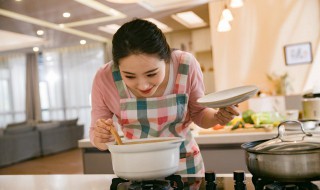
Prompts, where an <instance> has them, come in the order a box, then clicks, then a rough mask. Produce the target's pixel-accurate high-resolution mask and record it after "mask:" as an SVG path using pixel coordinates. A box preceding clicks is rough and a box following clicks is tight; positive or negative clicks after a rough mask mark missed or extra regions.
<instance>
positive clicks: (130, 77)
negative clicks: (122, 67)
mask: <svg viewBox="0 0 320 190" xmlns="http://www.w3.org/2000/svg"><path fill="white" fill-rule="evenodd" d="M126 78H127V79H134V77H133V76H126Z"/></svg>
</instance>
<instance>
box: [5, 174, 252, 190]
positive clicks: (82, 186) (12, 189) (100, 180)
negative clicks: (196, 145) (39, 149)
mask: <svg viewBox="0 0 320 190" xmlns="http://www.w3.org/2000/svg"><path fill="white" fill-rule="evenodd" d="M216 176H217V181H218V183H219V185H220V186H221V187H222V188H221V189H226V190H227V189H229V190H230V189H233V177H232V176H233V175H232V174H217V175H216ZM246 176H247V177H248V179H247V187H248V190H253V189H254V188H253V185H252V183H251V181H250V176H251V175H250V174H246ZM115 177H116V176H115V175H102V174H101V175H98V174H95V175H92V174H91V175H89V174H85V175H83V174H79V175H78V174H77V175H0V190H22V189H27V190H109V189H110V185H111V182H112V178H115ZM182 177H183V176H182ZM218 178H219V179H218ZM203 186H204V185H202V186H201V188H200V189H204V188H202V187H203Z"/></svg>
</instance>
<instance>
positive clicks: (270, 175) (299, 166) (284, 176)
mask: <svg viewBox="0 0 320 190" xmlns="http://www.w3.org/2000/svg"><path fill="white" fill-rule="evenodd" d="M287 123H289V124H290V123H291V124H292V123H298V124H299V125H300V127H301V130H302V132H303V133H301V134H292V135H290V134H289V135H287V134H285V127H284V126H285V124H287ZM241 147H242V148H243V149H245V150H246V164H247V167H248V170H249V171H250V172H251V173H252V175H253V176H254V177H260V178H264V179H270V180H277V181H283V182H300V181H312V180H319V179H320V136H319V135H315V134H311V133H308V132H306V131H305V130H304V128H303V125H302V124H301V123H300V122H299V121H285V122H282V123H280V124H279V126H278V136H277V137H276V138H274V139H268V140H260V141H254V142H248V143H244V144H242V145H241Z"/></svg>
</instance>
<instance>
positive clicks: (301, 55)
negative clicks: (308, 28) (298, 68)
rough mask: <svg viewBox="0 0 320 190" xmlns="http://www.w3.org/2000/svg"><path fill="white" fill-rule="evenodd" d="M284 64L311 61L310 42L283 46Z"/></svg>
mask: <svg viewBox="0 0 320 190" xmlns="http://www.w3.org/2000/svg"><path fill="white" fill-rule="evenodd" d="M284 55H285V61H286V65H297V64H305V63H312V48H311V43H310V42H303V43H297V44H290V45H286V46H284Z"/></svg>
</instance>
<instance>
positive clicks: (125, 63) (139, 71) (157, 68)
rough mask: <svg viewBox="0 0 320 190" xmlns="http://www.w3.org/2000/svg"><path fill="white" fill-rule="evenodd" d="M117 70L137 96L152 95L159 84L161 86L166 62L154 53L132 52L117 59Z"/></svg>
mask: <svg viewBox="0 0 320 190" xmlns="http://www.w3.org/2000/svg"><path fill="white" fill-rule="evenodd" d="M119 70H120V73H121V77H122V80H123V81H124V82H125V84H126V85H127V87H128V88H129V89H130V90H131V92H132V93H133V94H134V95H135V96H136V97H138V98H142V97H145V98H147V97H153V95H155V94H156V92H157V90H158V89H159V86H160V88H163V81H164V79H165V76H166V63H165V61H164V60H160V59H159V58H158V57H157V56H155V55H149V54H137V55H136V54H132V55H130V56H128V57H125V58H122V59H120V60H119ZM161 84H162V85H161ZM165 86H166V85H165Z"/></svg>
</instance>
